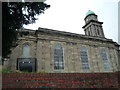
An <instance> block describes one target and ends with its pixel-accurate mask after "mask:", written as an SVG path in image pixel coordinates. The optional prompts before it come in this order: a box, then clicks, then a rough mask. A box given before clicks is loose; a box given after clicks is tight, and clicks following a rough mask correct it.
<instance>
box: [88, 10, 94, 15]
mask: <svg viewBox="0 0 120 90" xmlns="http://www.w3.org/2000/svg"><path fill="white" fill-rule="evenodd" d="M90 14H95V13H94V12H93V11H91V10H89V11H88V12H87V13H86V16H88V15H90Z"/></svg>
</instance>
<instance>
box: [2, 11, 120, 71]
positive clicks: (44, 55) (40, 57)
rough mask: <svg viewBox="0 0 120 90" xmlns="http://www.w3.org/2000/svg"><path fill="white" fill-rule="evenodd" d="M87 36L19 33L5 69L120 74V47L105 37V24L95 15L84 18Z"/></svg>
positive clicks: (48, 31) (44, 30) (40, 31)
mask: <svg viewBox="0 0 120 90" xmlns="http://www.w3.org/2000/svg"><path fill="white" fill-rule="evenodd" d="M84 20H85V25H84V26H83V27H82V28H83V29H84V32H85V35H83V34H76V33H70V32H64V31H58V30H52V29H47V28H38V30H28V29H23V30H19V31H18V41H17V44H18V45H17V46H16V47H14V48H12V53H11V54H10V59H9V60H8V61H5V65H4V66H5V67H7V68H10V69H11V70H20V71H29V72H47V73H92V72H117V71H119V70H120V67H119V65H118V64H119V58H120V56H119V45H118V44H117V43H116V42H114V41H113V40H112V39H108V38H106V37H105V35H104V31H103V28H102V24H103V22H100V21H98V16H97V15H96V14H95V13H94V12H93V11H90V10H89V11H88V12H87V14H86V16H85V19H84Z"/></svg>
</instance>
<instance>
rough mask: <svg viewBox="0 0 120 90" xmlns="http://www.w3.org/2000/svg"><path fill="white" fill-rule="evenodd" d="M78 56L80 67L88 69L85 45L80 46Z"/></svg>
mask: <svg viewBox="0 0 120 90" xmlns="http://www.w3.org/2000/svg"><path fill="white" fill-rule="evenodd" d="M80 58H81V62H82V69H83V70H88V69H89V62H88V55H87V49H86V47H83V46H82V47H80Z"/></svg>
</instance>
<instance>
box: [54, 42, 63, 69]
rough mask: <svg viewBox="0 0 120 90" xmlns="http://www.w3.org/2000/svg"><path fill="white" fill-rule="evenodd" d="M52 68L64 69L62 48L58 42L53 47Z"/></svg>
mask: <svg viewBox="0 0 120 90" xmlns="http://www.w3.org/2000/svg"><path fill="white" fill-rule="evenodd" d="M54 69H57V70H59V69H64V62H63V49H62V46H61V45H58V44H57V45H55V47H54Z"/></svg>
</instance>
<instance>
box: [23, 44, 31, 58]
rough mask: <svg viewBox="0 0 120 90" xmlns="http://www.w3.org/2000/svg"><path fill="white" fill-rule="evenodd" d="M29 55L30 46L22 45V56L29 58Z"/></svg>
mask: <svg viewBox="0 0 120 90" xmlns="http://www.w3.org/2000/svg"><path fill="white" fill-rule="evenodd" d="M29 55H30V46H29V45H27V44H26V45H24V46H23V58H29Z"/></svg>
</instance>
